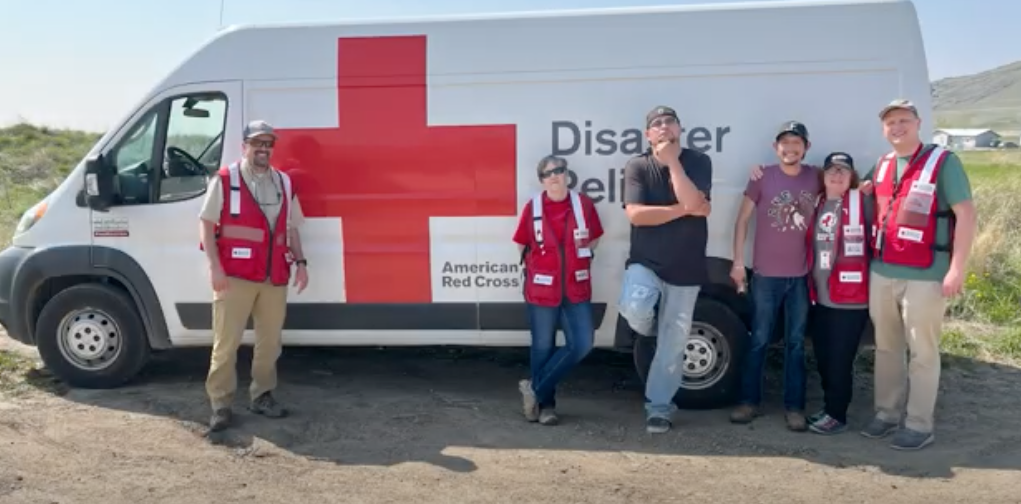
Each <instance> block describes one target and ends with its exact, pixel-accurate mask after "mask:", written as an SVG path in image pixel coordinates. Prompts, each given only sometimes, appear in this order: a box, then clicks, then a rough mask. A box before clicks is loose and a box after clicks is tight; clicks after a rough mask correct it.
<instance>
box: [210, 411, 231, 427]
mask: <svg viewBox="0 0 1021 504" xmlns="http://www.w3.org/2000/svg"><path fill="white" fill-rule="evenodd" d="M233 418H234V413H233V412H232V411H231V409H230V408H220V409H217V410H214V411H213V415H212V416H211V417H209V431H210V432H219V431H222V430H224V429H226V428H227V427H230V422H231V420H232V419H233Z"/></svg>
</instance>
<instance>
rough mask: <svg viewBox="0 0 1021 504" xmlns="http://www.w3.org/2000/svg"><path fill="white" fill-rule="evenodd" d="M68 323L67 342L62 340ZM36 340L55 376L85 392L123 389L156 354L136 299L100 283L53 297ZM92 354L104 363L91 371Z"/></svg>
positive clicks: (97, 361) (69, 290) (78, 286)
mask: <svg viewBox="0 0 1021 504" xmlns="http://www.w3.org/2000/svg"><path fill="white" fill-rule="evenodd" d="M65 319H68V320H67V325H66V326H65V327H64V332H66V333H67V334H68V337H67V338H63V337H62V336H61V326H62V325H65ZM35 341H36V346H37V347H38V349H39V355H40V357H42V360H43V362H45V363H46V366H47V367H48V368H49V369H50V370H51V371H52V372H53V374H55V375H56V376H57V377H59V378H60V379H61V380H63V381H64V382H65V383H67V384H68V385H70V386H73V387H80V388H90V389H105V388H115V387H118V386H120V385H122V384H124V383H126V382H127V381H128V380H131V379H132V378H134V377H135V375H137V374H138V372H139V371H140V370H141V369H142V367H144V366H145V364H146V363H147V362H148V360H149V354H150V348H149V340H148V338H147V337H146V332H145V325H144V324H143V323H142V318H141V317H140V316H139V314H138V310H137V308H136V307H135V303H134V301H132V299H131V297H130V296H128V294H127V293H125V292H124V291H122V290H120V289H117V288H114V287H110V286H107V285H103V284H95V283H90V284H80V285H75V286H73V287H69V288H67V289H65V290H63V291H61V292H59V293H57V295H56V296H53V299H50V301H49V302H47V303H46V306H44V307H43V310H42V313H40V314H39V321H38V323H37V324H36V330H35ZM65 341H66V342H68V343H66V344H65V343H64V342H65ZM71 347H74V348H71ZM114 348H116V350H115V351H114V350H111V349H114ZM84 352H88V354H87V355H82V354H83V353H84ZM88 356H96V358H94V359H91V362H93V363H97V364H99V363H102V364H103V365H102V366H99V365H97V366H94V367H93V368H92V369H89V368H87V367H85V366H87V365H88V364H87V363H88V362H90V361H89V360H86V357H88ZM76 361H77V362H76ZM82 364H84V366H83V365H82Z"/></svg>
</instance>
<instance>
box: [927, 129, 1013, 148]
mask: <svg viewBox="0 0 1021 504" xmlns="http://www.w3.org/2000/svg"><path fill="white" fill-rule="evenodd" d="M999 139H1000V135H998V134H997V133H996V132H995V131H993V130H991V129H977V128H975V129H955V128H945V129H938V130H936V131H935V132H934V133H933V136H932V142H933V143H935V144H937V145H941V146H943V147H948V148H950V149H955V150H964V149H975V148H990V147H993V146H995V145H996V143H997V141H998V140H999Z"/></svg>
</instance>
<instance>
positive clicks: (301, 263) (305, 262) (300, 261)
mask: <svg viewBox="0 0 1021 504" xmlns="http://www.w3.org/2000/svg"><path fill="white" fill-rule="evenodd" d="M294 264H297V265H299V266H308V259H298V260H295V261H294Z"/></svg>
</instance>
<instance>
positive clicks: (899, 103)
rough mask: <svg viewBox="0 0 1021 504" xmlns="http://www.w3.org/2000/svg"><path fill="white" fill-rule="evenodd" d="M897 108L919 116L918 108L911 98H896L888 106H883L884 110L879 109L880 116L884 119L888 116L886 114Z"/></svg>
mask: <svg viewBox="0 0 1021 504" xmlns="http://www.w3.org/2000/svg"><path fill="white" fill-rule="evenodd" d="M897 109H901V110H907V111H909V112H911V113H912V114H914V115H915V116H916V117H917V116H918V108H917V107H915V104H914V103H911V100H907V99H904V98H897V99H896V100H894V101H892V102H890V103H889V104H888V105H887V106H885V107H883V110H880V111H879V118H880V119H882V118H884V117H886V114H889V113H890V111H891V110H897Z"/></svg>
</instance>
